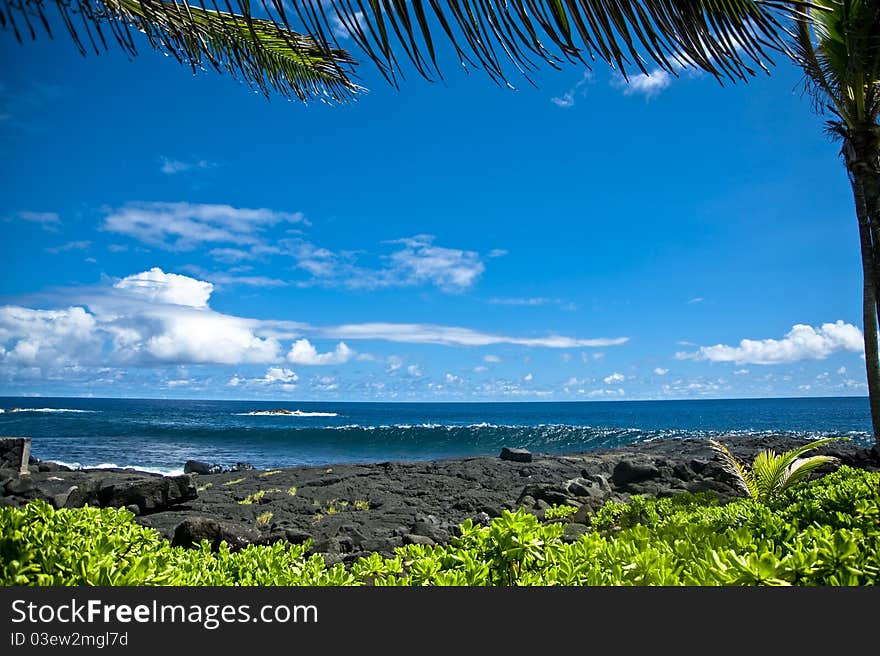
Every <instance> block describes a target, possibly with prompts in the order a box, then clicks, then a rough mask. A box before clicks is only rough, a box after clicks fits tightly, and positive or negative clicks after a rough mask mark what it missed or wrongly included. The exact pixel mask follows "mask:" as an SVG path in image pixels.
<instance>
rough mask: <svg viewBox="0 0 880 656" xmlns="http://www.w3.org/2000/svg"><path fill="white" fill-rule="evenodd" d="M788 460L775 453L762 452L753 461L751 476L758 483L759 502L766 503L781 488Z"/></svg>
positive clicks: (757, 494) (757, 495) (757, 496)
mask: <svg viewBox="0 0 880 656" xmlns="http://www.w3.org/2000/svg"><path fill="white" fill-rule="evenodd" d="M785 469H786V458H785V457H784V456H778V455H776V454H775V453H774V452H773V451H769V450H767V451H761V452H760V453H758V455H756V456H755V459H754V461H752V467H751V470H750V471H751V474H752V477H753V479H754V480H755V483H756V488H757V490H756V492H757V493H756V495H755V498H757V499H758V500H759V501H766V500H767V499H769V498H770V497H771V496H773V495H774V494H775V493H776V492H777V491H778V490H779V489H780V488H781V487H782V481H783V478H784V477H785Z"/></svg>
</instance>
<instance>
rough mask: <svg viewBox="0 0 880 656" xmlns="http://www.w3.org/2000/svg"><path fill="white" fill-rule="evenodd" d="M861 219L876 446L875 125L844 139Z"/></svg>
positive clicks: (879, 241)
mask: <svg viewBox="0 0 880 656" xmlns="http://www.w3.org/2000/svg"><path fill="white" fill-rule="evenodd" d="M844 154H845V157H846V167H847V170H848V172H849V178H850V184H851V185H852V190H853V200H854V201H855V206H856V218H857V219H858V222H859V243H860V246H861V253H862V281H863V290H862V291H863V296H862V323H863V325H862V329H863V333H864V340H865V373H866V374H867V378H868V398H869V403H870V407H871V424H872V428H873V431H874V442H875V447H874V448H875V449H880V353H878V338H877V327H878V317H880V304H878V302H877V301H878V299H877V295H878V293H880V138H878V130H877V127H876V126H873V125H870V126H868V127H867V129H866V130H860V131H857V132H856V131H854V132H851V133H850V135H849V138H848V139H846V141H845V143H844Z"/></svg>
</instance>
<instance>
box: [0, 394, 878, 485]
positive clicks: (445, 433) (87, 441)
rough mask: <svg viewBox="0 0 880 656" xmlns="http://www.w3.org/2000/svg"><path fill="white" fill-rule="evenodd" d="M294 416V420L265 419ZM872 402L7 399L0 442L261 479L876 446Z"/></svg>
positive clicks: (71, 456)
mask: <svg viewBox="0 0 880 656" xmlns="http://www.w3.org/2000/svg"><path fill="white" fill-rule="evenodd" d="M278 408H284V409H286V410H288V411H291V412H293V413H295V414H288V415H277V414H266V413H267V412H268V411H271V410H275V409H278ZM870 427H871V423H870V413H869V408H868V400H867V399H866V398H862V397H841V398H803V399H738V400H697V401H690V400H689V401H619V402H617V401H613V402H612V401H609V402H582V403H337V402H329V401H328V402H326V403H323V402H308V403H307V402H303V403H298V402H290V401H284V402H280V401H274V402H264V401H192V400H154V399H91V398H88V399H86V398H16V397H0V436H26V437H31V438H32V440H33V441H32V453H33V455H34V456H35V457H37V458H40V459H42V460H54V461H56V462H63V463H66V464H69V465H72V466H84V467H95V466H102V467H110V466H113V467H136V468H138V469H144V470H148V471H156V472H161V473H166V474H168V473H179V472H181V471H182V470H183V464H184V462H186V461H187V460H190V459H195V460H204V461H207V462H211V463H220V464H223V465H230V464H233V463H235V462H239V461H244V462H249V463H251V464H253V465H254V466H255V467H258V468H274V467H287V466H294V465H325V464H333V463H343V462H347V463H349V462H382V461H386V460H429V459H437V458H455V457H466V456H476V455H494V454H497V453H498V452H499V451H500V449H501V447H503V446H514V447H522V448H526V449H529V450H531V451H534V452H545V453H566V452H575V451H588V450H593V449H603V448H609V447H616V446H622V445H625V444H633V443H637V442H644V441H647V440H655V439H676V438H688V437H697V438H707V437H718V436H721V437H723V436H725V435H728V436H729V435H736V434H745V433H752V434H754V433H783V434H789V435H795V436H799V437H803V438H818V437H823V436H841V435H842V436H848V437H850V438H852V439H853V441H855V442H858V443H862V444H865V445H868V444H870V443H872V441H873V438H872V437H871V436H870Z"/></svg>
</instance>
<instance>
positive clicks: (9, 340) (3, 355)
mask: <svg viewBox="0 0 880 656" xmlns="http://www.w3.org/2000/svg"><path fill="white" fill-rule="evenodd" d="M95 328H96V321H95V318H94V317H93V316H92V315H91V314H89V313H88V312H86V311H85V309H83V308H81V307H69V308H66V309H62V310H33V309H30V308H25V307H18V306H14V305H7V306H3V307H0V362H2V363H4V364H11V365H14V366H17V367H49V366H65V365H69V364H76V363H77V362H78V360H79V359H80V358H87V359H97V358H98V357H99V356H100V354H101V346H102V341H103V340H102V339H101V338H100V336H98V335H97V334H96V332H95Z"/></svg>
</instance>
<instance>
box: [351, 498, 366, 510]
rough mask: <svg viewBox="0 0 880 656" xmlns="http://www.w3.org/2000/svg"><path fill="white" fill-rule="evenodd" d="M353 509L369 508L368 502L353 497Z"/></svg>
mask: <svg viewBox="0 0 880 656" xmlns="http://www.w3.org/2000/svg"><path fill="white" fill-rule="evenodd" d="M354 509H355V510H369V509H370V502H369V501H366V500H364V499H355V501H354Z"/></svg>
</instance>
